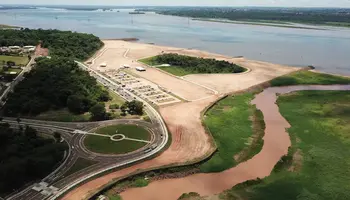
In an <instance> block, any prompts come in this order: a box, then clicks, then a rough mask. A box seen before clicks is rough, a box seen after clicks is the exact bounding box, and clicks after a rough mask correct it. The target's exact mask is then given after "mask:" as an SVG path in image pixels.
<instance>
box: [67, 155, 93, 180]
mask: <svg viewBox="0 0 350 200" xmlns="http://www.w3.org/2000/svg"><path fill="white" fill-rule="evenodd" d="M96 163H97V162H95V161H92V160H87V159H84V158H80V157H79V158H78V159H77V160H76V161H75V163H74V165H73V166H72V167H71V168H70V169H69V170H68V171H67V172H66V173H64V175H63V176H64V177H67V176H69V175H71V174H74V173H75V172H78V171H80V170H82V169H85V168H87V167H90V166H91V165H94V164H96Z"/></svg>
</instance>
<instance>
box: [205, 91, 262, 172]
mask: <svg viewBox="0 0 350 200" xmlns="http://www.w3.org/2000/svg"><path fill="white" fill-rule="evenodd" d="M253 97H254V95H253V94H251V93H246V94H242V95H237V96H230V97H227V98H225V99H223V100H221V101H219V102H218V103H217V104H216V105H215V106H214V107H213V108H211V109H210V110H209V111H208V112H207V114H206V117H205V119H204V123H205V124H206V126H207V127H208V129H209V130H210V132H211V134H212V135H213V137H214V140H215V143H216V145H217V147H218V152H216V153H215V154H214V156H213V157H212V158H211V159H210V160H208V161H207V162H205V163H204V164H202V165H201V166H200V169H201V171H202V172H206V173H209V172H220V171H224V170H226V169H229V168H231V167H233V166H235V165H236V164H238V163H239V161H243V160H246V159H247V158H250V157H252V156H253V155H254V154H256V153H258V152H259V151H260V149H261V147H262V142H261V141H259V140H261V137H262V136H263V133H264V132H263V130H264V124H263V125H261V123H264V122H263V119H262V115H261V114H259V112H257V111H256V109H255V106H253V105H251V104H250V102H251V100H252V99H253ZM252 116H254V117H253V118H255V119H256V120H254V124H255V123H256V122H257V123H258V124H260V126H256V127H257V129H258V130H253V128H252V127H255V126H253V122H252V120H251V117H252ZM255 131H259V133H260V134H259V137H260V138H257V144H255V143H254V144H253V143H252V141H253V135H254V132H255ZM261 133H262V134H261ZM242 151H244V155H243V158H240V159H239V161H236V160H234V159H233V157H234V156H235V155H237V154H239V153H241V152H242Z"/></svg>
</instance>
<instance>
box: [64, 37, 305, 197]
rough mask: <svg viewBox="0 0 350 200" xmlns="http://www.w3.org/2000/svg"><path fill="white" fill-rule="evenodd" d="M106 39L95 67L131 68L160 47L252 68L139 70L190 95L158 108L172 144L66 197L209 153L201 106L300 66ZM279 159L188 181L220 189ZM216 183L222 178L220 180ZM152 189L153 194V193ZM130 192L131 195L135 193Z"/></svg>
mask: <svg viewBox="0 0 350 200" xmlns="http://www.w3.org/2000/svg"><path fill="white" fill-rule="evenodd" d="M104 42H105V47H104V48H103V49H102V50H101V51H100V54H97V55H96V57H95V59H92V60H94V61H95V62H94V64H93V65H92V66H91V67H92V68H94V69H97V70H106V71H107V70H116V69H118V68H120V66H122V65H123V64H128V65H130V66H131V68H134V67H136V66H140V65H142V64H140V63H138V62H137V60H138V59H141V58H145V57H150V56H155V55H158V54H160V53H162V52H169V53H170V52H171V53H179V54H186V55H191V56H198V57H205V58H216V59H220V60H227V61H229V62H233V63H237V64H239V65H242V66H243V67H247V68H249V69H251V71H250V72H249V73H244V74H227V75H219V74H209V75H208V74H207V75H201V74H199V75H189V76H186V77H185V78H184V79H186V80H183V79H181V78H177V77H173V76H169V75H168V74H166V73H163V72H161V71H159V70H156V69H153V68H150V67H147V66H144V65H142V66H144V67H145V68H146V70H147V71H146V73H137V72H136V73H137V75H139V76H141V77H142V78H145V79H147V80H150V81H152V82H153V83H155V84H158V85H159V86H161V87H164V88H167V89H169V90H170V91H172V92H173V93H174V94H175V95H178V96H180V97H185V98H188V99H189V102H183V103H177V104H175V105H170V106H166V107H161V108H160V114H161V115H162V117H163V118H164V121H165V123H166V124H167V126H168V128H169V130H170V133H171V135H172V138H173V140H172V144H171V145H170V147H169V149H167V150H166V151H165V152H163V153H162V154H161V155H160V156H158V157H156V158H154V159H152V160H149V161H145V162H143V163H140V164H137V165H134V166H131V167H129V168H126V169H122V170H119V171H116V172H112V173H110V174H107V175H105V176H102V177H99V178H96V179H94V180H92V181H89V182H87V183H85V184H83V185H81V186H80V187H77V188H76V189H74V190H72V191H70V192H69V193H67V194H66V195H65V197H64V198H63V199H69V200H75V199H84V198H86V197H87V196H88V195H89V193H91V192H95V191H98V189H99V188H101V187H102V186H103V185H105V184H107V183H109V182H110V181H112V180H113V179H116V178H118V177H121V176H125V175H127V174H130V173H132V172H135V171H136V170H141V169H143V170H144V169H149V168H157V167H161V166H164V165H174V164H181V163H182V164H186V163H190V162H194V161H198V160H200V159H202V158H203V157H205V156H206V155H208V153H211V152H213V150H214V147H213V146H212V145H211V142H212V141H211V138H210V137H209V136H208V135H207V133H206V131H205V128H204V127H203V126H202V122H201V115H200V113H201V111H203V110H204V109H205V108H206V107H207V106H208V105H210V104H211V103H213V102H215V101H216V100H217V99H219V98H220V96H222V95H223V94H226V93H232V92H235V91H240V90H244V89H247V88H249V87H252V86H254V85H257V84H260V83H264V82H266V81H269V80H271V79H273V78H275V77H277V76H281V75H284V74H287V73H290V72H293V71H296V70H297V69H298V68H294V67H287V66H282V65H276V64H271V63H266V62H260V61H251V60H247V59H245V58H231V57H228V56H223V55H218V54H212V53H208V52H204V51H199V50H193V49H181V48H174V47H164V46H156V45H150V44H141V43H130V42H125V41H111V40H106V41H104ZM102 62H105V63H107V67H106V68H104V69H100V67H99V64H100V63H102ZM109 63H110V64H109ZM191 82H193V83H191ZM201 85H202V87H201ZM208 88H210V89H212V90H214V91H217V94H213V92H212V91H211V90H208ZM275 159H276V158H274V159H272V160H268V161H267V163H259V162H257V161H260V160H261V159H258V160H257V161H254V159H253V160H251V161H248V162H246V163H242V165H239V166H237V167H236V168H233V169H230V170H231V171H233V172H234V173H235V174H236V173H237V177H235V178H234V180H231V179H232V178H230V177H229V176H227V174H225V173H223V174H221V173H219V174H215V176H212V175H210V176H206V177H205V178H204V179H203V178H202V177H201V175H194V176H191V178H190V180H191V181H190V184H191V185H203V191H202V190H201V191H199V192H200V194H204V195H205V194H208V193H207V192H205V191H208V192H211V193H212V192H215V193H218V192H220V191H222V190H223V188H226V187H227V186H228V185H231V184H237V183H239V182H240V181H242V180H247V179H252V178H255V177H263V176H266V174H267V173H269V172H270V171H271V166H273V165H274V164H275V163H274V162H275ZM230 174H231V173H230ZM227 179H230V180H227ZM166 181H170V180H166ZM203 181H205V182H208V183H209V184H204V183H202V182H203ZM218 182H222V184H221V183H218ZM152 184H153V183H152ZM180 184H181V183H180ZM184 186H185V185H184ZM180 189H181V190H180ZM182 189H185V188H183V187H182V186H179V190H176V191H175V190H174V191H175V193H174V195H175V194H176V195H177V194H179V193H180V192H181V194H182V193H184V192H191V191H187V190H182ZM204 190H205V191H204ZM129 191H133V190H132V189H131V190H127V192H128V194H129V193H130V192H129ZM149 193H150V194H151V193H152V192H149ZM130 194H132V192H131V193H130ZM150 194H149V195H150ZM181 194H180V195H181ZM126 199H127V197H126ZM148 199H152V197H149V198H148ZM163 199H164V198H163ZM166 199H169V198H166Z"/></svg>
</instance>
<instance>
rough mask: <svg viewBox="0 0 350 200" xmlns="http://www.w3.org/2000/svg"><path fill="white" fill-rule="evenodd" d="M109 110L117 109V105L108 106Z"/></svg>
mask: <svg viewBox="0 0 350 200" xmlns="http://www.w3.org/2000/svg"><path fill="white" fill-rule="evenodd" d="M109 109H111V110H114V109H119V105H118V104H112V105H109Z"/></svg>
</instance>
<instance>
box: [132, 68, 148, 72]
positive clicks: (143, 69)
mask: <svg viewBox="0 0 350 200" xmlns="http://www.w3.org/2000/svg"><path fill="white" fill-rule="evenodd" d="M135 69H136V70H137V71H139V72H144V71H146V69H145V68H143V67H136V68H135Z"/></svg>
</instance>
